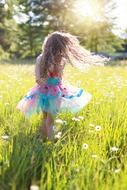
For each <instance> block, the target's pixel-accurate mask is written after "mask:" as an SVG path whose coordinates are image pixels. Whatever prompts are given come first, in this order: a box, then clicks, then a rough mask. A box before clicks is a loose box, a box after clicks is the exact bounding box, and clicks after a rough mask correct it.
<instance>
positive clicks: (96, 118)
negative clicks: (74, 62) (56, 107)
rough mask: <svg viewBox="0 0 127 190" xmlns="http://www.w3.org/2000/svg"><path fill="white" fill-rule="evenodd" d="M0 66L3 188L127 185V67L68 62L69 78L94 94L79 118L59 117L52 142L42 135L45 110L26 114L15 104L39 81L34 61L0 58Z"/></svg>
mask: <svg viewBox="0 0 127 190" xmlns="http://www.w3.org/2000/svg"><path fill="white" fill-rule="evenodd" d="M0 72H1V74H0V84H1V85H0V190H28V189H30V186H31V185H37V186H39V187H40V190H126V189H127V183H126V181H127V166H126V164H127V67H125V66H124V67H122V66H116V67H110V66H107V67H93V68H91V69H89V70H88V71H85V72H80V71H79V70H76V69H74V68H71V67H69V66H68V67H67V68H66V75H65V78H66V79H67V80H68V81H69V83H71V84H72V85H75V86H79V87H82V88H84V89H85V90H86V91H88V92H90V93H91V94H92V95H93V98H92V100H91V102H90V103H89V104H88V105H87V106H86V107H85V108H84V109H82V110H81V111H80V112H79V113H77V114H76V115H75V117H77V116H83V119H80V121H74V120H72V117H74V115H72V114H71V113H62V114H59V115H58V116H57V118H60V119H62V120H64V121H66V123H63V124H58V123H56V126H57V132H58V131H61V132H62V136H61V138H60V139H58V141H57V142H56V143H54V144H53V143H51V142H50V141H48V142H43V141H42V139H41V138H40V137H39V130H38V126H39V125H40V123H41V119H42V115H41V114H40V115H34V116H32V117H31V118H30V119H26V118H25V117H24V115H23V114H22V113H20V112H19V111H18V110H17V109H16V105H17V103H18V101H19V100H20V99H21V98H22V97H23V96H24V95H25V94H26V92H27V91H28V90H29V89H30V88H31V87H32V86H33V85H34V84H35V83H34V77H33V74H34V65H30V64H23V65H21V64H19V65H17V64H0ZM98 125H99V126H100V127H96V126H98ZM97 128H99V129H100V130H97ZM5 135H6V136H5Z"/></svg>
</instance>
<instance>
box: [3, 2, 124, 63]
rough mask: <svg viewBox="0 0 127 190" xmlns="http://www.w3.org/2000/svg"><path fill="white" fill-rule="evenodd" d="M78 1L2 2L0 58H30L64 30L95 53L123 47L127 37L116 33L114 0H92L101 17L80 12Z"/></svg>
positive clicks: (113, 50)
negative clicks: (46, 41)
mask: <svg viewBox="0 0 127 190" xmlns="http://www.w3.org/2000/svg"><path fill="white" fill-rule="evenodd" d="M76 1H77V0H13V1H12V0H8V1H6V0H3V1H1V2H0V59H9V58H19V57H20V58H26V57H27V58H29V57H34V56H36V55H38V54H39V53H40V51H41V46H42V42H43V40H44V38H45V36H46V35H47V34H48V33H50V32H53V31H56V30H59V31H60V30H62V31H65V32H70V33H72V34H74V35H76V36H77V37H78V39H79V40H80V42H81V44H82V45H83V46H84V47H85V48H87V49H89V50H90V51H93V52H100V51H101V52H115V51H118V50H122V49H123V50H124V48H125V47H126V46H125V42H126V40H123V39H122V38H120V37H119V36H117V35H116V34H114V33H113V28H114V25H115V24H114V21H115V18H114V17H113V16H111V14H110V13H111V12H112V11H113V10H114V9H115V4H114V1H112V0H108V1H107V0H90V1H91V2H94V3H95V4H96V5H98V7H97V8H98V11H99V12H100V15H101V16H100V19H99V20H92V19H90V18H89V17H87V16H81V15H79V14H78V10H76V9H74V6H73V5H74V3H75V2H76Z"/></svg>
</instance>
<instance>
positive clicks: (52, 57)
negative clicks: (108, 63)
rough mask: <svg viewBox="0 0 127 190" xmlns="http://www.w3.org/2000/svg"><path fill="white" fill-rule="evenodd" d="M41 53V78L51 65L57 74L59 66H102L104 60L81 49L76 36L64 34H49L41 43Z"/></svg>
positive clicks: (45, 74)
mask: <svg viewBox="0 0 127 190" xmlns="http://www.w3.org/2000/svg"><path fill="white" fill-rule="evenodd" d="M42 49H43V53H42V58H41V61H40V65H41V70H40V73H41V77H46V76H47V72H48V71H49V68H50V66H51V65H53V67H54V71H55V72H56V73H59V66H60V65H61V64H67V63H70V64H71V65H72V66H76V67H78V65H81V64H82V66H83V65H103V64H104V62H105V60H106V59H105V58H103V57H100V56H95V55H92V54H91V53H90V52H89V51H88V50H86V49H85V48H83V47H82V46H81V45H80V43H79V40H78V39H77V37H76V36H73V35H71V34H70V33H65V32H58V31H56V32H53V33H51V34H49V35H48V36H47V37H46V38H45V40H44V43H43V48H42Z"/></svg>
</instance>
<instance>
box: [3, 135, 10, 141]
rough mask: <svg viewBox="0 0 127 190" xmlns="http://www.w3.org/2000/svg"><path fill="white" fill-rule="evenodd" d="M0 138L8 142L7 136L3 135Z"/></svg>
mask: <svg viewBox="0 0 127 190" xmlns="http://www.w3.org/2000/svg"><path fill="white" fill-rule="evenodd" d="M1 137H2V139H4V140H8V139H9V136H8V135H3V136H1Z"/></svg>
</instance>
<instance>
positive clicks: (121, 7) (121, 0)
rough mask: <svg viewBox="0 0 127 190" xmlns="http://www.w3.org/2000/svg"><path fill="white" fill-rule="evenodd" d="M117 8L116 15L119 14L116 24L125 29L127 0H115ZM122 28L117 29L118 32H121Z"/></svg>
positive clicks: (126, 24) (126, 26) (126, 23)
mask: <svg viewBox="0 0 127 190" xmlns="http://www.w3.org/2000/svg"><path fill="white" fill-rule="evenodd" d="M115 2H116V5H117V8H116V10H115V13H114V14H115V16H117V19H116V24H117V26H118V27H119V28H120V29H121V30H124V29H125V28H127V0H115ZM120 29H117V31H116V32H118V33H119V32H120Z"/></svg>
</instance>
